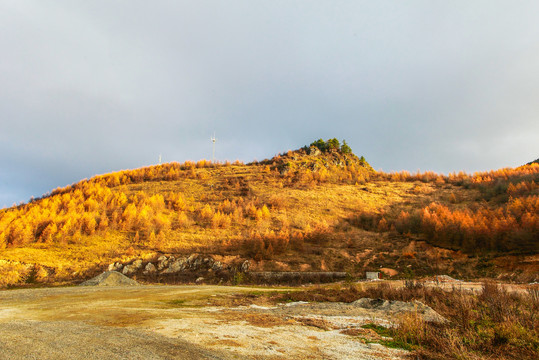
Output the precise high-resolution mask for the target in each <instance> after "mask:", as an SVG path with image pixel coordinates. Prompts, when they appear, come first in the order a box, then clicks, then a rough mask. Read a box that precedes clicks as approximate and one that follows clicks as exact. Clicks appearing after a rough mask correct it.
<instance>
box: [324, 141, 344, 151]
mask: <svg viewBox="0 0 539 360" xmlns="http://www.w3.org/2000/svg"><path fill="white" fill-rule="evenodd" d="M327 148H328V150H329V151H334V150H335V151H336V150H339V149H340V148H341V143H339V140H337V139H336V138H333V139H329V140H328V142H327Z"/></svg>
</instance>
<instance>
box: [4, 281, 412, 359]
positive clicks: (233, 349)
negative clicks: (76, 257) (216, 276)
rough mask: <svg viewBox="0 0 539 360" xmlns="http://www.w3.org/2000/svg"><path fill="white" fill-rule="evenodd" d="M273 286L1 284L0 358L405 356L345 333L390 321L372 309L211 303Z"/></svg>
mask: <svg viewBox="0 0 539 360" xmlns="http://www.w3.org/2000/svg"><path fill="white" fill-rule="evenodd" d="M267 290H268V289H267V288H249V287H225V286H159V285H155V286H154V285H151V286H135V287H69V288H46V289H22V290H5V291H0V358H6V359H85V360H90V359H103V358H106V359H290V358H295V359H401V358H403V355H404V354H405V352H404V351H402V350H395V349H388V348H386V347H383V346H382V345H379V344H376V343H369V342H368V341H364V337H359V336H357V331H356V333H355V334H354V336H351V335H347V334H346V333H345V332H344V331H343V329H349V328H350V326H352V327H356V328H357V327H359V325H360V324H363V323H366V322H371V321H375V322H379V323H388V322H390V320H391V319H389V318H384V316H383V315H380V314H374V315H373V314H372V313H369V312H368V311H366V310H362V311H360V310H357V312H350V310H347V312H346V313H344V312H343V313H340V312H339V309H336V310H335V309H334V310H332V312H331V313H328V312H327V310H325V311H326V312H325V313H322V312H320V311H319V310H317V309H318V308H317V307H309V308H308V309H310V310H306V309H307V307H304V306H303V307H302V306H297V307H294V306H293V305H294V304H293V305H292V306H286V305H281V306H277V307H275V306H272V307H271V306H270V307H260V306H251V307H249V306H243V307H240V306H212V305H208V303H210V302H212V301H211V300H212V299H216V298H227V297H234V296H235V294H239V293H252V292H254V291H256V292H260V291H267ZM300 305H301V304H300ZM284 307H287V309H286V311H283V308H284ZM317 312H318V313H317ZM359 330H361V329H359ZM359 330H358V331H359ZM361 331H363V330H361ZM364 331H367V330H364ZM365 336H368V334H365Z"/></svg>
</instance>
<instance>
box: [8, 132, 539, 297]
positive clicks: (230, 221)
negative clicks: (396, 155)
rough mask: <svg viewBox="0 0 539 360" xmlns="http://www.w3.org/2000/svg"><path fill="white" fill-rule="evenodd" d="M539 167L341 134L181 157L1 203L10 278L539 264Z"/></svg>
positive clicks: (407, 273)
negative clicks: (447, 170)
mask: <svg viewBox="0 0 539 360" xmlns="http://www.w3.org/2000/svg"><path fill="white" fill-rule="evenodd" d="M538 180H539V165H538V164H530V165H525V166H522V167H519V168H514V169H501V170H497V171H492V172H488V173H477V174H473V175H470V174H464V173H459V174H450V175H448V176H444V175H439V174H435V173H431V172H426V173H421V174H419V173H418V174H409V173H407V172H402V173H391V174H388V173H380V172H375V171H374V170H373V169H372V167H371V166H370V165H369V164H368V163H367V161H366V160H365V159H364V158H363V157H357V156H356V155H354V154H353V153H352V152H351V149H350V148H349V147H348V146H347V145H346V144H345V143H344V144H342V145H341V144H340V143H339V141H337V140H336V139H331V140H328V141H327V142H326V141H323V140H318V141H316V142H314V143H312V144H311V146H306V147H304V148H302V149H299V150H296V151H289V152H287V153H283V154H280V155H278V156H275V157H274V158H272V159H269V160H264V161H261V162H255V163H251V164H247V165H244V164H241V163H233V164H231V163H228V162H227V163H223V164H221V163H219V164H212V163H211V162H208V161H204V160H203V161H199V162H197V163H194V162H186V163H184V164H179V163H169V164H163V165H158V166H151V167H146V168H141V169H136V170H126V171H120V172H117V173H112V174H108V175H102V176H96V177H94V178H92V179H89V180H83V181H81V182H79V183H76V184H73V185H72V186H68V187H66V188H62V189H56V190H54V191H52V192H51V194H49V195H47V196H44V197H43V198H40V199H35V200H33V201H31V202H29V203H27V204H23V205H19V206H17V207H13V208H9V209H4V210H1V211H0V285H3V286H5V285H15V284H24V283H41V282H50V283H59V282H65V281H79V280H82V279H84V278H86V277H88V276H90V275H91V274H95V273H96V272H99V271H103V270H105V269H106V268H107V266H108V264H111V263H113V262H116V261H119V262H128V261H130V260H132V259H155V258H157V257H158V256H160V255H162V254H167V255H170V254H175V255H180V254H181V255H188V254H193V253H198V254H207V255H211V256H213V257H215V258H216V259H221V260H222V261H223V262H227V261H229V262H234V261H235V262H241V261H243V260H245V259H249V260H251V263H252V269H254V270H280V271H291V270H294V271H319V270H328V271H347V272H349V273H350V274H351V276H363V274H364V271H366V270H376V269H380V268H382V269H384V271H385V272H386V273H387V274H388V275H392V276H395V277H414V276H426V275H433V274H438V273H446V274H451V275H453V276H457V277H466V278H474V277H475V278H477V277H495V276H506V277H508V278H513V279H516V280H523V281H529V280H532V278H533V277H534V276H536V275H537V271H538V270H539V269H538V264H539V261H538V258H537V253H538V250H539V248H538V247H539V241H538V239H539V184H538Z"/></svg>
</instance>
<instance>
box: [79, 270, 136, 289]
mask: <svg viewBox="0 0 539 360" xmlns="http://www.w3.org/2000/svg"><path fill="white" fill-rule="evenodd" d="M125 285H139V283H138V282H136V281H135V280H133V279H130V278H128V277H127V276H125V275H124V274H122V273H119V272H117V271H105V272H104V273H103V274H100V275H97V276H96V277H95V278H93V279H90V280H88V281H85V282H83V283H82V284H80V286H125Z"/></svg>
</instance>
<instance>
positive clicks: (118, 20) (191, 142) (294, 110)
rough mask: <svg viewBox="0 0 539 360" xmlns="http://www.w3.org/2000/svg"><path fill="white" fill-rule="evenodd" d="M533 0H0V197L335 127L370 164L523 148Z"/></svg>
mask: <svg viewBox="0 0 539 360" xmlns="http://www.w3.org/2000/svg"><path fill="white" fill-rule="evenodd" d="M538 11H539V5H538V4H537V3H536V2H534V1H519V2H517V3H515V2H511V1H477V2H473V3H470V2H465V1H457V2H437V1H412V2H399V1H387V2H373V1H338V2H337V1H309V2H303V1H289V0H287V1H265V2H253V1H226V2H225V1H204V2H201V1H179V2H178V1H160V2H157V3H156V2H147V1H129V2H127V1H116V2H111V1H91V2H84V1H67V0H66V1H48V2H46V3H44V2H39V1H25V0H21V1H3V2H0V49H2V56H1V57H0V84H1V86H0V126H1V129H2V131H1V132H0V206H9V205H11V203H13V202H15V201H16V202H18V201H22V200H28V198H29V197H30V196H32V195H34V196H39V195H41V194H43V193H44V192H47V191H49V190H51V189H53V188H55V187H57V186H64V185H67V184H69V183H72V182H75V181H77V180H79V179H81V178H85V177H90V176H92V175H94V174H97V173H104V172H110V171H115V170H120V169H124V168H134V167H139V166H145V165H149V164H152V163H155V162H156V161H157V159H158V156H159V154H162V155H163V160H164V161H185V160H189V159H191V160H198V159H201V158H210V157H211V143H210V141H209V137H210V136H211V134H212V133H213V132H214V131H215V132H216V134H217V137H218V139H219V140H218V144H217V157H218V158H219V159H221V160H225V159H228V160H235V159H241V160H244V161H251V160H253V159H255V158H256V159H259V160H260V159H263V158H267V157H271V156H272V155H274V154H276V153H278V152H281V151H285V150H288V149H294V148H298V147H300V146H303V145H304V144H307V143H309V142H310V141H312V140H313V139H316V138H320V137H323V138H328V137H338V138H340V139H342V138H345V139H346V140H347V141H348V143H349V144H350V145H351V146H352V148H353V149H354V151H355V152H356V153H358V154H362V155H365V157H366V158H367V160H369V161H370V162H371V163H372V164H373V166H374V167H375V168H383V169H384V170H387V171H390V170H401V169H407V170H410V171H415V170H417V169H422V170H435V171H440V172H446V173H447V172H449V171H457V170H466V171H477V170H486V169H492V168H500V167H505V166H517V165H520V164H522V163H525V162H527V161H530V160H532V159H535V158H536V157H537V156H538V155H537V152H538V148H537V144H538V143H539V121H537V120H536V116H537V113H538V105H537V101H536V99H537V95H538V94H539V67H538V66H537V64H538V63H539V45H538V43H537V41H536V39H537V38H539V25H538V24H537V21H536V14H537V13H538Z"/></svg>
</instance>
